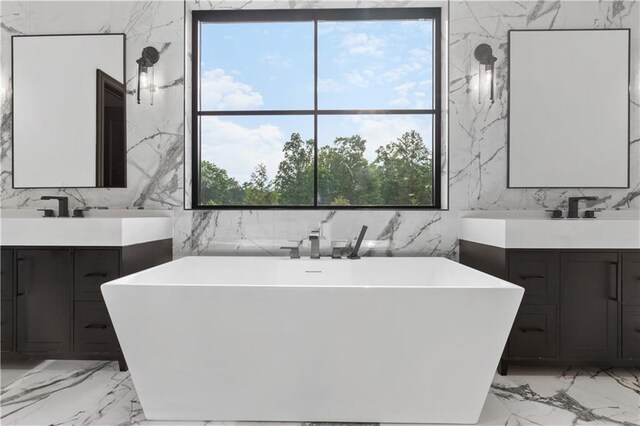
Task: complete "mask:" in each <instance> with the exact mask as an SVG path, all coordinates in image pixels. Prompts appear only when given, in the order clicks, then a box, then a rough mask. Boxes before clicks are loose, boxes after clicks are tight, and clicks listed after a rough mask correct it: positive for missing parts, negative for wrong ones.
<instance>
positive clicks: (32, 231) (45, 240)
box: [0, 210, 173, 247]
mask: <svg viewBox="0 0 640 426" xmlns="http://www.w3.org/2000/svg"><path fill="white" fill-rule="evenodd" d="M86 216H87V217H83V218H76V217H72V218H69V217H42V216H41V213H40V212H37V211H34V210H1V211H0V243H1V244H2V245H3V246H94V247H111V246H113V247H124V246H129V245H133V244H139V243H145V242H148V241H157V240H163V239H168V238H172V236H173V231H172V217H171V212H168V211H148V210H147V211H136V210H133V211H132V210H105V211H99V210H96V211H91V212H88V213H87V214H86Z"/></svg>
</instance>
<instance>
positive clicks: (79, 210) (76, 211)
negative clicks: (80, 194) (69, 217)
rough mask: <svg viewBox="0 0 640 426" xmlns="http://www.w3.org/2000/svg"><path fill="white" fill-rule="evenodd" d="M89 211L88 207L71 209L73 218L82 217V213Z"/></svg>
mask: <svg viewBox="0 0 640 426" xmlns="http://www.w3.org/2000/svg"><path fill="white" fill-rule="evenodd" d="M89 210H91V209H90V208H89V207H76V208H75V209H73V217H84V212H86V211H89Z"/></svg>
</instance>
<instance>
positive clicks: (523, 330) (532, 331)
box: [520, 327, 544, 333]
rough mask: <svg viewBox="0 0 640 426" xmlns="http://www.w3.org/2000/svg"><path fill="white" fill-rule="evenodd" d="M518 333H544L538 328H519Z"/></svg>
mask: <svg viewBox="0 0 640 426" xmlns="http://www.w3.org/2000/svg"><path fill="white" fill-rule="evenodd" d="M520 331H522V332H523V333H544V329H542V328H540V327H524V328H521V329H520Z"/></svg>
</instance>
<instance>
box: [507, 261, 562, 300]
mask: <svg viewBox="0 0 640 426" xmlns="http://www.w3.org/2000/svg"><path fill="white" fill-rule="evenodd" d="M559 280H560V271H559V268H558V253H557V252H555V251H550V250H544V251H516V252H510V253H509V281H511V282H512V283H514V284H517V285H519V286H520V287H522V288H524V296H523V297H522V303H523V304H547V305H555V304H557V303H558V290H559V287H560V285H559Z"/></svg>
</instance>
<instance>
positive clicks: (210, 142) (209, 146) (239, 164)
mask: <svg viewBox="0 0 640 426" xmlns="http://www.w3.org/2000/svg"><path fill="white" fill-rule="evenodd" d="M287 139H288V138H286V137H285V135H284V133H283V132H282V131H281V130H280V128H278V126H274V125H271V124H263V125H259V126H256V127H244V126H242V125H240V124H238V123H236V122H233V121H231V120H229V119H225V118H221V117H206V118H203V119H202V159H203V160H207V161H211V162H212V163H214V164H216V165H217V166H218V167H221V168H223V169H225V170H226V171H227V173H228V174H229V176H232V177H234V178H236V179H237V180H238V181H239V182H240V183H243V182H247V181H248V180H249V179H250V177H251V172H253V169H254V168H255V167H256V166H257V165H258V163H263V164H265V165H266V166H267V172H268V175H269V178H270V179H271V178H273V177H274V176H275V174H276V172H277V168H278V164H280V161H281V160H282V158H283V155H282V146H283V144H284V142H285V141H286V140H287Z"/></svg>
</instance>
